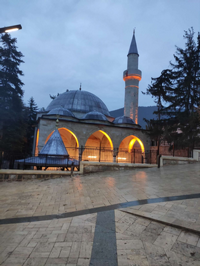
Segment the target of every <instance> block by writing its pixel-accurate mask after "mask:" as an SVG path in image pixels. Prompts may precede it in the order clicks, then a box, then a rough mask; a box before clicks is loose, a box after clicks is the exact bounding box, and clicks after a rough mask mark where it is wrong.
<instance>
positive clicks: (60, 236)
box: [0, 210, 200, 266]
mask: <svg viewBox="0 0 200 266" xmlns="http://www.w3.org/2000/svg"><path fill="white" fill-rule="evenodd" d="M96 217H97V215H96V214H89V215H85V216H79V217H75V218H67V219H60V220H51V221H45V222H33V223H23V224H14V225H1V226H0V234H1V238H0V244H1V248H0V265H2V266H19V265H24V266H28V265H29V266H33V265H35V266H38V265H39V266H43V265H46V266H50V265H51V266H53V265H60V266H64V265H68V266H75V265H76V266H79V265H80V266H81V265H83V266H89V265H95V266H97V265H102V266H103V265H122V266H129V265H132V266H133V265H135V266H136V265H137V266H139V265H140V266H161V265H167V266H168V265H172V266H178V265H179V266H180V265H182V266H190V265H194V266H199V265H200V240H199V235H198V234H193V233H190V232H188V231H185V230H180V229H177V228H174V227H171V226H165V225H163V224H160V223H156V222H152V221H150V220H149V219H143V218H138V217H136V216H134V215H131V214H127V213H124V212H122V211H119V210H116V211H115V231H116V232H115V234H116V249H117V250H115V251H114V252H115V253H112V251H110V252H111V253H112V254H115V256H116V260H117V263H118V264H112V263H111V262H112V261H111V260H109V259H107V261H108V262H109V264H106V263H103V264H98V261H96V263H95V264H91V262H90V259H91V256H92V253H93V246H94V239H95V237H94V235H95V231H96V230H95V227H96ZM105 224H106V223H105ZM98 226H99V227H101V228H102V229H101V231H105V232H106V233H107V234H109V233H110V232H111V230H113V229H111V228H109V229H108V228H106V225H105V227H104V225H103V224H101V225H100V224H99V225H98ZM105 229H106V230H105ZM96 244H97V245H98V244H99V249H101V246H100V244H101V243H100V242H99V243H96ZM103 254H104V253H103V252H102V255H103Z"/></svg>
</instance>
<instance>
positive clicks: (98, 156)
mask: <svg viewBox="0 0 200 266" xmlns="http://www.w3.org/2000/svg"><path fill="white" fill-rule="evenodd" d="M82 160H83V161H101V162H102V161H105V162H112V161H113V142H112V139H111V138H110V136H109V135H108V134H107V133H106V132H104V131H102V130H97V131H95V132H94V133H92V134H91V135H90V136H89V138H88V139H87V141H86V143H85V147H84V151H83V154H82Z"/></svg>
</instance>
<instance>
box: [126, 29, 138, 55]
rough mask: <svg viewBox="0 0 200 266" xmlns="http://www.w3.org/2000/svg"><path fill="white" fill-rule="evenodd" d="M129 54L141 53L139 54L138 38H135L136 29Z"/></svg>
mask: <svg viewBox="0 0 200 266" xmlns="http://www.w3.org/2000/svg"><path fill="white" fill-rule="evenodd" d="M129 54H137V55H139V54H138V49H137V44H136V40H135V30H134V31H133V38H132V41H131V45H130V49H129V52H128V55H129Z"/></svg>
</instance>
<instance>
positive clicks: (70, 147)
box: [45, 127, 79, 160]
mask: <svg viewBox="0 0 200 266" xmlns="http://www.w3.org/2000/svg"><path fill="white" fill-rule="evenodd" d="M58 131H59V133H60V136H61V138H62V140H63V143H64V145H65V148H66V149H67V151H68V154H69V157H70V158H71V159H76V160H78V159H79V149H78V148H79V142H78V139H77V137H76V135H75V134H74V133H73V132H72V131H70V130H69V129H67V128H64V127H63V128H59V129H58ZM53 132H54V131H52V132H51V133H50V134H49V136H48V137H47V139H46V141H45V144H46V143H47V141H48V139H49V138H50V137H51V135H52V134H53Z"/></svg>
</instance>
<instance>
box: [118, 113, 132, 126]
mask: <svg viewBox="0 0 200 266" xmlns="http://www.w3.org/2000/svg"><path fill="white" fill-rule="evenodd" d="M113 123H114V124H132V125H135V123H134V121H133V120H132V119H131V118H130V117H128V116H124V115H122V116H119V117H117V118H115V120H114V121H113Z"/></svg>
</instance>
